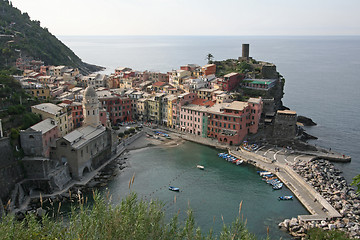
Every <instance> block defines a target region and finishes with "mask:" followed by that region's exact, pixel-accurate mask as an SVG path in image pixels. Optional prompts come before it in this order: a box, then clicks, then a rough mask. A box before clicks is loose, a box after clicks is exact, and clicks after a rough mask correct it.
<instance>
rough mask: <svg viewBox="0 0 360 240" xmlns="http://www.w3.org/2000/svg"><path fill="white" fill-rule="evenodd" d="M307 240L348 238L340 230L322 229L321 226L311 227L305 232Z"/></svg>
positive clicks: (339, 239) (347, 239)
mask: <svg viewBox="0 0 360 240" xmlns="http://www.w3.org/2000/svg"><path fill="white" fill-rule="evenodd" d="M307 234H308V235H307V239H309V240H349V239H351V238H349V237H348V236H347V235H346V233H345V232H342V231H340V230H323V229H321V228H312V229H310V230H309V231H308V233H307Z"/></svg>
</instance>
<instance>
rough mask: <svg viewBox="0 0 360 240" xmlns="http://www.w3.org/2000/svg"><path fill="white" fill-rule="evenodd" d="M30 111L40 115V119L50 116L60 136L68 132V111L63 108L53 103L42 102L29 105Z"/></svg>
mask: <svg viewBox="0 0 360 240" xmlns="http://www.w3.org/2000/svg"><path fill="white" fill-rule="evenodd" d="M31 112H32V113H34V114H39V115H41V117H42V119H47V118H52V119H54V120H55V122H56V125H57V126H58V129H59V131H60V136H64V135H66V134H67V133H69V132H70V130H69V129H70V128H69V127H68V113H67V111H66V109H65V108H62V107H59V106H57V105H55V104H53V103H42V104H38V105H35V106H32V107H31Z"/></svg>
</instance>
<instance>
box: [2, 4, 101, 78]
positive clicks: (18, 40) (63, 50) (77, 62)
mask: <svg viewBox="0 0 360 240" xmlns="http://www.w3.org/2000/svg"><path fill="white" fill-rule="evenodd" d="M0 54H1V55H0V68H4V67H7V66H13V65H14V64H15V61H16V59H17V58H18V57H20V56H22V57H31V58H33V59H35V60H41V61H44V62H45V65H66V66H71V67H74V68H79V70H80V71H81V72H82V73H83V74H87V73H91V72H95V71H100V70H101V69H102V68H101V67H99V66H95V65H91V64H87V63H84V62H83V61H82V60H81V59H80V58H79V57H78V56H76V55H75V53H74V52H73V51H71V49H70V48H68V47H67V46H65V45H64V44H63V43H62V42H61V41H60V40H58V39H57V38H56V37H55V36H54V35H52V34H51V33H50V32H49V31H48V29H47V28H42V27H41V26H40V22H39V21H35V20H30V17H29V15H28V14H27V13H25V12H24V13H21V11H20V10H19V9H17V8H15V7H13V6H12V4H11V2H9V1H8V0H0Z"/></svg>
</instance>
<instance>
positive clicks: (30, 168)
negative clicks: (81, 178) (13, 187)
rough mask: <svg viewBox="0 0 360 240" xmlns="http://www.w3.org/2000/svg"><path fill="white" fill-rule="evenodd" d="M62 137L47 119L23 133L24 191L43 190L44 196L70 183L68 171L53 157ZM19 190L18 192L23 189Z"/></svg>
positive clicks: (22, 185) (21, 137) (21, 138)
mask: <svg viewBox="0 0 360 240" xmlns="http://www.w3.org/2000/svg"><path fill="white" fill-rule="evenodd" d="M59 136H60V132H59V130H58V126H57V125H56V122H55V120H54V119H51V118H47V119H45V120H43V121H41V122H40V123H37V124H35V125H33V126H31V127H29V128H28V129H26V130H23V131H21V132H20V142H21V146H22V149H23V151H24V155H25V157H24V158H23V159H22V166H23V169H24V171H25V173H26V179H25V180H24V181H23V182H22V183H21V185H20V187H21V188H22V191H25V192H28V193H29V194H30V193H31V191H33V190H35V189H41V190H42V191H43V192H45V193H49V192H51V191H53V190H60V189H62V188H63V186H64V185H65V184H66V183H67V182H69V181H70V174H69V170H68V168H67V167H66V166H65V165H64V164H61V163H60V162H59V161H57V160H54V159H53V158H52V157H53V156H52V155H53V154H52V148H53V147H54V146H55V143H56V139H58V137H59ZM20 187H19V188H20Z"/></svg>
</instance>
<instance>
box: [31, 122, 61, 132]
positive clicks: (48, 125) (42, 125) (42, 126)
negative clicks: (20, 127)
mask: <svg viewBox="0 0 360 240" xmlns="http://www.w3.org/2000/svg"><path fill="white" fill-rule="evenodd" d="M56 127H57V125H56V122H55V120H54V119H52V118H47V119H45V120H43V121H41V122H39V123H37V124H35V125H33V126H31V127H29V128H28V130H29V129H31V130H34V131H41V133H42V134H44V133H46V132H48V131H50V130H51V129H53V128H56Z"/></svg>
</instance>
